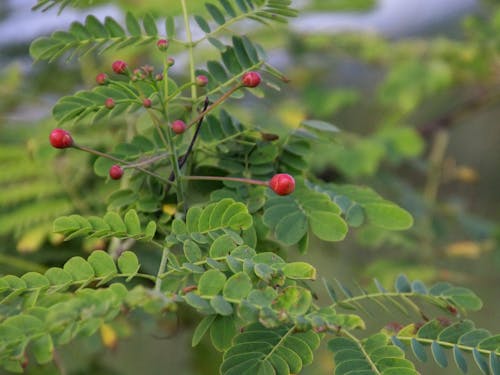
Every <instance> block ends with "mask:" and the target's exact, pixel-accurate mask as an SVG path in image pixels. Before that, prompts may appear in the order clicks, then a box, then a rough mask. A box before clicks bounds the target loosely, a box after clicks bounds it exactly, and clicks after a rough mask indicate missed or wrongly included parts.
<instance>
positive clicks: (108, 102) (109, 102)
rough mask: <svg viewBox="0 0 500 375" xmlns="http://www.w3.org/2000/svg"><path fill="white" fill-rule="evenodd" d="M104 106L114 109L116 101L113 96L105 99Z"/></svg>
mask: <svg viewBox="0 0 500 375" xmlns="http://www.w3.org/2000/svg"><path fill="white" fill-rule="evenodd" d="M104 106H105V107H106V108H108V109H113V108H115V101H114V99H113V98H107V99H106V100H105V101H104Z"/></svg>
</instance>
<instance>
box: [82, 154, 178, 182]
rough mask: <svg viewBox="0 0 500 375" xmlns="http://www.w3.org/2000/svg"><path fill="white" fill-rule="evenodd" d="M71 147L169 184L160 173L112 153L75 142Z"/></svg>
mask: <svg viewBox="0 0 500 375" xmlns="http://www.w3.org/2000/svg"><path fill="white" fill-rule="evenodd" d="M73 147H74V148H76V149H77V150H81V151H86V152H88V153H91V154H94V155H97V156H100V157H103V158H106V159H109V160H113V161H116V162H117V163H120V164H122V165H123V166H125V167H129V168H135V169H138V170H140V171H141V172H144V173H146V174H148V175H150V176H152V177H155V178H157V179H158V180H160V181H161V182H164V183H166V184H171V182H170V181H168V180H166V179H164V178H163V177H161V176H160V175H157V174H156V173H154V172H151V171H148V170H147V169H144V168H141V167H139V166H135V165H134V164H131V163H128V162H127V161H125V160H123V159H120V158H117V157H115V156H113V155H109V154H106V153H104V152H101V151H97V150H94V149H93V148H90V147H86V146H81V145H77V144H73Z"/></svg>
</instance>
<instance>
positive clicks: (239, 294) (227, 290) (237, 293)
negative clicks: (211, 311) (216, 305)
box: [222, 272, 253, 301]
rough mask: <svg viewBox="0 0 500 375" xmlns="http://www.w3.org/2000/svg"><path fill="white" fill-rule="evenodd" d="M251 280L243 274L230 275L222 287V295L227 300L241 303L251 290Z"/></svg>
mask: <svg viewBox="0 0 500 375" xmlns="http://www.w3.org/2000/svg"><path fill="white" fill-rule="evenodd" d="M252 287H253V285H252V280H251V279H250V277H249V276H248V275H247V274H246V273H244V272H238V273H235V274H234V275H232V276H231V277H230V278H229V279H228V280H227V282H226V284H225V285H224V290H223V291H222V295H223V296H224V298H226V299H228V300H237V301H241V300H242V299H243V298H245V297H246V296H247V295H248V293H250V291H251V290H252Z"/></svg>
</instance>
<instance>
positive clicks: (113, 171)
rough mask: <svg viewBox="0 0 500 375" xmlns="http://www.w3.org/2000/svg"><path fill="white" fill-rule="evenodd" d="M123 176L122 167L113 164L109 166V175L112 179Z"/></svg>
mask: <svg viewBox="0 0 500 375" xmlns="http://www.w3.org/2000/svg"><path fill="white" fill-rule="evenodd" d="M122 176H123V168H122V167H120V166H119V165H117V164H115V165H113V166H112V167H111V168H109V177H111V178H112V179H113V180H119V179H120V178H122Z"/></svg>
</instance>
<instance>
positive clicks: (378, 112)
mask: <svg viewBox="0 0 500 375" xmlns="http://www.w3.org/2000/svg"><path fill="white" fill-rule="evenodd" d="M99 3H104V2H93V3H92V5H95V4H99ZM200 3H201V2H200ZM120 5H121V6H123V7H124V9H132V8H133V9H135V10H136V11H138V13H139V14H146V13H147V12H153V13H156V12H163V10H164V8H165V7H168V8H169V12H170V11H172V12H173V13H180V6H179V2H178V1H148V2H143V1H138V0H121V1H120ZM200 5H201V4H200ZM373 5H374V1H369V0H368V1H364V0H359V1H333V0H332V1H314V2H311V3H310V4H309V5H307V9H308V10H316V11H337V10H362V11H367V10H369V9H370V8H371V7H372V6H373ZM198 6H199V5H198V4H196V2H194V3H193V4H192V7H193V9H194V11H195V12H196V13H200V14H205V12H206V11H205V10H204V9H203V8H202V7H201V6H199V9H197V8H198ZM497 8H498V6H497V4H496V2H495V1H490V2H488V5H484V8H483V11H482V12H480V13H479V15H476V16H474V17H468V18H467V19H466V20H465V21H464V22H463V31H462V34H461V35H460V37H459V38H457V39H451V38H447V37H445V36H441V35H437V36H435V37H434V36H433V37H429V38H425V39H424V38H412V39H401V40H387V39H385V38H383V37H381V36H378V35H373V34H355V33H349V34H342V35H335V36H332V35H298V34H293V33H290V35H289V40H288V53H289V57H290V59H291V62H290V63H289V64H290V67H289V68H288V69H287V76H288V77H291V78H292V85H291V86H290V87H288V88H287V91H288V92H287V95H281V96H279V95H277V96H275V97H274V98H271V99H269V101H268V102H267V103H265V104H264V106H265V107H266V108H267V109H269V108H273V109H276V115H277V117H278V119H279V121H277V122H276V123H275V124H272V125H270V126H271V130H272V131H276V132H277V133H282V132H283V130H282V129H283V128H293V127H296V126H297V124H298V123H300V122H301V121H302V120H304V119H307V118H311V117H313V118H320V119H322V120H325V121H329V122H332V123H335V124H336V125H337V126H338V127H339V128H341V129H342V132H341V133H340V134H339V136H338V137H337V138H336V142H335V143H325V144H324V145H323V146H319V147H318V148H317V149H315V150H314V155H313V166H314V167H313V168H314V170H315V173H316V174H317V175H318V176H319V177H320V178H322V179H324V180H325V181H328V182H335V183H338V182H342V183H344V182H348V183H356V184H367V185H369V186H375V187H376V189H377V191H379V192H381V194H382V195H384V196H390V197H391V198H392V199H393V200H396V201H397V202H398V203H400V204H401V205H402V206H404V207H405V208H406V209H408V210H409V211H410V212H412V214H413V216H414V217H415V219H416V224H415V226H414V227H413V228H412V229H411V230H409V231H407V232H391V231H383V230H380V229H378V228H377V229H376V230H375V229H374V228H372V227H370V226H366V227H363V228H360V229H358V230H357V231H356V234H355V240H356V244H355V245H353V244H352V243H350V244H348V245H343V244H342V245H336V246H337V247H338V248H339V249H344V246H354V247H355V248H356V249H354V250H355V251H357V252H359V254H360V255H359V256H360V257H361V258H363V257H364V254H365V253H366V252H367V251H369V250H367V249H368V248H369V247H371V248H375V249H378V251H377V252H376V253H375V255H373V259H372V257H369V258H370V263H369V264H366V267H365V270H364V274H365V275H366V277H370V278H372V277H377V278H379V279H380V280H381V282H382V283H383V284H385V285H387V284H388V283H389V282H390V281H392V280H393V279H394V276H395V275H396V274H399V273H401V272H404V273H406V274H407V275H409V277H410V278H419V279H421V280H428V281H431V280H436V279H448V280H453V281H456V280H460V281H462V279H463V277H464V276H463V274H464V272H460V274H457V273H455V272H451V271H450V270H449V269H448V268H449V266H448V265H447V264H446V263H445V262H443V261H441V260H442V259H445V260H446V259H457V258H458V259H464V261H465V262H466V263H464V264H465V266H464V267H463V268H465V269H466V268H467V262H471V261H478V259H479V258H481V257H483V256H484V257H491V258H493V256H492V255H491V254H493V253H495V254H498V241H499V240H500V229H499V228H500V226H499V220H500V218H498V217H492V216H491V215H490V216H489V217H481V209H482V207H481V205H483V206H486V205H492V206H496V207H497V208H498V209H500V207H499V206H498V203H497V202H480V204H479V206H478V205H477V204H474V202H471V201H470V198H471V195H470V194H468V195H467V194H466V195H463V196H462V195H461V194H460V193H461V192H462V191H464V190H463V189H472V190H473V191H477V184H478V180H479V179H481V177H482V176H481V174H480V169H481V167H483V166H481V165H479V164H477V165H468V164H461V162H460V161H459V160H456V158H455V157H454V156H455V155H452V154H450V153H449V152H448V151H447V150H448V148H449V143H450V137H453V136H454V135H453V134H454V133H453V131H454V128H455V127H456V126H462V127H463V126H465V127H473V126H474V121H475V119H476V117H477V116H478V113H481V111H484V110H487V111H493V109H494V108H495V106H496V105H498V102H499V100H500V96H499V94H500V92H499V91H500V90H499V87H500V85H499V83H500V82H499V80H500V74H499V68H498V66H499V50H500V48H499V47H500V33H499V31H500V10H498V9H497ZM261 32H262V31H259V30H256V31H255V33H261ZM276 38H280V36H278V35H273V36H271V37H269V41H268V42H266V45H270V46H272V45H273V44H275V43H276V41H277V39H276ZM174 48H175V47H174ZM174 51H175V49H174ZM126 54H127V55H126V57H127V58H130V60H131V61H133V63H135V64H136V65H139V64H140V63H141V62H144V61H147V60H148V59H149V56H147V55H145V54H144V50H143V49H138V50H136V51H135V52H129V51H127V52H126ZM200 54H202V55H203V56H210V55H211V52H208V51H202V52H200ZM99 59H100V60H98V62H97V63H96V60H94V59H92V58H85V59H84V63H83V64H82V68H81V69H82V71H81V72H78V71H76V70H75V68H73V67H71V66H68V65H62V64H61V65H56V66H55V67H50V66H40V65H36V66H35V71H34V73H31V74H33V75H29V76H28V75H26V73H23V71H22V69H21V68H20V67H19V65H17V64H12V65H9V66H7V67H5V68H3V69H2V72H1V75H0V82H1V85H0V113H1V117H2V120H3V121H2V123H3V124H2V125H1V126H0V134H1V137H0V160H2V163H4V164H3V165H4V168H3V169H2V170H1V171H0V188H1V189H2V191H3V192H5V193H3V194H2V196H0V238H2V241H3V243H4V244H5V246H4V247H3V248H2V249H1V251H2V252H5V253H6V254H7V255H9V256H12V255H14V254H15V251H14V248H17V250H18V251H20V252H23V251H24V252H26V251H36V250H38V249H42V248H43V251H41V252H40V253H44V252H45V251H47V252H48V254H51V255H49V256H47V258H44V257H40V258H36V257H32V258H29V259H31V260H35V261H39V262H40V263H42V267H43V264H46V265H51V264H57V263H59V264H61V263H62V261H63V260H64V259H65V258H68V257H69V256H70V255H73V253H71V252H69V251H68V252H65V253H63V254H57V256H53V253H50V252H51V251H53V250H54V248H53V247H52V246H53V245H59V243H60V239H58V238H57V237H56V236H54V235H52V234H50V232H51V230H50V229H51V225H52V224H51V223H52V221H53V219H54V218H55V217H56V216H59V215H60V214H66V213H79V214H85V213H88V212H93V213H95V212H98V213H99V212H104V209H105V202H106V200H107V197H108V195H109V193H110V192H111V189H110V187H109V185H106V184H103V183H102V180H97V179H96V177H95V176H94V175H93V173H92V169H91V168H92V165H93V162H94V160H92V159H91V158H88V157H87V156H85V155H81V154H72V155H69V154H64V153H63V154H61V153H56V152H54V151H52V150H49V148H48V147H47V145H46V134H47V132H48V130H49V129H51V128H53V127H54V124H53V123H52V122H51V120H47V121H44V122H39V121H37V122H36V124H37V126H33V124H29V123H28V122H29V120H27V121H21V122H20V121H18V120H14V121H12V120H10V119H11V118H13V117H15V116H16V115H17V114H18V113H19V112H21V113H22V112H23V111H24V109H25V107H24V104H25V102H26V101H27V100H30V99H32V95H38V94H41V95H49V97H50V95H53V93H54V92H56V91H57V92H68V91H70V90H71V89H72V88H73V87H75V86H76V87H82V86H84V87H89V85H90V84H91V80H90V79H89V78H88V77H94V75H95V73H97V72H98V69H97V67H98V66H101V65H109V64H110V62H111V59H112V58H111V57H110V56H103V57H100V58H99ZM52 69H55V70H57V71H58V72H59V73H58V74H60V77H63V78H62V79H59V80H56V81H53V80H48V78H47V77H50V76H51V75H52V74H51V73H50V70H52ZM75 72H78V74H75ZM177 74H178V75H184V74H185V72H177ZM344 75H345V76H344ZM52 76H53V75H52ZM29 91H32V95H31V94H30V95H29V96H28V94H27V93H28V92H29ZM23 103H24V104H23ZM36 104H38V105H40V106H44V105H46V104H45V103H36ZM248 105H249V106H251V108H255V111H254V114H253V117H254V119H255V122H256V123H262V124H267V122H268V119H267V112H266V111H260V110H259V109H261V108H262V107H259V105H262V104H257V103H255V102H254V101H251V100H249V101H248ZM16 111H17V112H16ZM40 111H42V112H44V110H40ZM234 112H235V113H237V112H238V108H234ZM260 114H262V116H260ZM264 116H265V117H264ZM106 129H107V130H106V132H107V133H106V136H103V135H102V129H98V128H97V129H96V128H87V129H85V130H83V129H80V128H78V130H77V131H78V136H79V139H82V140H84V141H85V142H87V143H88V144H91V145H93V146H94V147H95V148H98V149H103V150H104V149H109V147H110V145H111V143H113V142H114V141H113V138H115V140H116V139H117V138H118V139H120V140H125V139H126V137H127V132H126V129H125V130H124V129H123V127H121V126H119V124H115V125H114V126H111V127H107V128H106ZM97 133H99V134H100V136H99V137H96V134H97ZM464 147H468V146H464ZM480 151H481V150H478V152H480ZM486 157H487V156H486ZM75 166H78V168H75ZM49 170H52V171H53V173H52V172H51V173H49V172H48V171H49ZM67 170H71V171H73V172H75V174H71V178H66V179H64V181H62V182H63V183H61V179H63V178H64V177H62V176H64V175H65V174H66V175H67V173H64V171H67ZM55 179H58V180H55ZM42 199H43V200H42ZM478 199H479V200H480V199H481V197H478ZM70 202H71V203H70ZM498 209H497V211H498ZM28 225H29V226H30V227H31V230H30V231H28V232H26V231H25V230H24V229H25V228H26V227H27V226H28ZM33 225H34V226H33ZM81 245H82V249H87V250H90V249H92V248H94V245H95V244H94V243H85V242H83V243H82V244H81ZM110 245H111V246H112V245H113V244H112V243H110ZM58 250H62V248H61V247H59V248H58ZM65 250H68V249H65ZM382 250H383V252H382ZM351 251H352V249H351ZM143 258H144V259H146V267H147V262H148V260H147V259H148V258H147V255H146V256H145V257H143ZM24 259H25V258H24ZM4 261H5V262H6V263H7V264H10V263H12V264H10V266H11V267H13V268H10V269H9V272H12V269H13V270H16V269H17V270H22V269H23V268H24V270H26V268H29V267H30V265H29V264H25V265H22V264H21V265H19V268H16V266H15V264H13V263H14V262H11V260H9V258H0V263H2V262H4ZM149 262H151V263H153V260H149ZM492 262H493V263H492V264H493V265H492V267H493V268H495V267H496V269H498V264H499V258H498V256H496V257H495V258H493V259H492ZM361 263H362V261H361ZM490 266H491V265H490ZM151 268H152V267H151ZM457 272H458V271H457ZM493 272H495V271H493ZM494 280H497V278H496V279H494ZM497 281H498V280H497ZM159 321H160V322H161V321H163V320H161V319H160V320H159ZM167 321H168V319H167ZM138 322H141V323H143V320H142V319H138ZM115 329H116V330H117V331H120V329H119V328H115ZM156 329H157V327H153V328H151V330H152V331H153V332H154V331H155V330H156ZM130 334H131V332H130V329H123V330H122V331H121V332H119V333H118V335H119V336H120V337H127V336H129V335H130ZM108 335H109V332H108ZM103 336H105V333H103ZM106 342H109V338H108V339H106V338H105V337H101V338H96V340H95V342H94V344H95V347H93V348H89V345H88V344H81V345H82V349H81V350H82V353H85V356H84V357H85V358H89V357H87V356H90V358H92V357H94V358H95V360H93V361H89V362H88V363H86V364H85V365H83V364H81V366H88V367H86V368H84V369H83V370H80V371H81V373H95V374H99V373H103V374H112V373H113V371H115V372H116V373H119V370H112V369H110V368H107V367H106V366H107V365H106V364H102V363H101V362H100V359H99V351H100V350H102V349H103V345H104V346H108V345H109V346H111V344H108V345H107V344H106ZM78 345H80V343H79V344H77V346H78ZM68 350H70V349H68ZM110 350H111V348H110ZM63 355H64V353H63ZM211 355H213V354H211ZM30 371H31V370H30ZM37 371H38V370H36V369H33V370H32V372H30V373H32V374H42V373H50V371H54V369H53V368H52V369H44V370H39V371H38V372H37ZM202 372H203V369H202V370H200V372H199V373H202ZM75 373H76V372H75Z"/></svg>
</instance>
